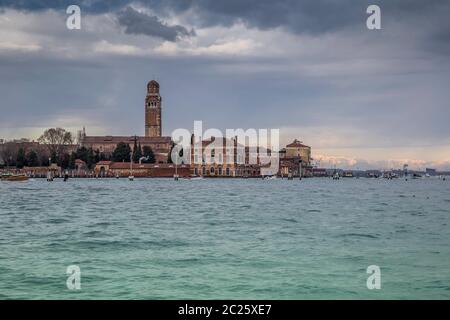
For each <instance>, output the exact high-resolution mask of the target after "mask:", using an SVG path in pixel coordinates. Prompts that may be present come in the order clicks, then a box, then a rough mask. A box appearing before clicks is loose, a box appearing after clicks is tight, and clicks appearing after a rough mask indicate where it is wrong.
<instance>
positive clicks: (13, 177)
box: [2, 174, 29, 182]
mask: <svg viewBox="0 0 450 320" xmlns="http://www.w3.org/2000/svg"><path fill="white" fill-rule="evenodd" d="M28 179H29V178H28V177H27V176H26V175H22V174H5V175H2V181H13V182H19V181H28Z"/></svg>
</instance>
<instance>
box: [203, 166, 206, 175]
mask: <svg viewBox="0 0 450 320" xmlns="http://www.w3.org/2000/svg"><path fill="white" fill-rule="evenodd" d="M202 175H203V176H205V175H206V168H205V167H202Z"/></svg>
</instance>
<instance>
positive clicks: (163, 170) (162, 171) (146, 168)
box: [94, 161, 191, 178]
mask: <svg viewBox="0 0 450 320" xmlns="http://www.w3.org/2000/svg"><path fill="white" fill-rule="evenodd" d="M131 168H132V169H133V176H135V177H152V178H170V177H173V176H174V175H175V172H176V173H177V174H178V176H180V177H189V176H190V175H191V172H190V166H189V165H185V164H180V165H177V168H175V164H172V163H142V164H140V163H132V164H131V165H130V163H129V162H113V161H100V162H98V163H97V164H96V166H95V168H94V173H95V175H96V176H98V177H105V178H106V177H128V176H130V174H131V170H130V169H131Z"/></svg>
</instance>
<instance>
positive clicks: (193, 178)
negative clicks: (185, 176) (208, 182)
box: [189, 176, 205, 180]
mask: <svg viewBox="0 0 450 320" xmlns="http://www.w3.org/2000/svg"><path fill="white" fill-rule="evenodd" d="M204 179H205V178H203V177H201V176H200V177H191V178H190V179H189V180H204Z"/></svg>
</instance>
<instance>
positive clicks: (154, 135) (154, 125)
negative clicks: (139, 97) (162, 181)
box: [79, 80, 172, 163]
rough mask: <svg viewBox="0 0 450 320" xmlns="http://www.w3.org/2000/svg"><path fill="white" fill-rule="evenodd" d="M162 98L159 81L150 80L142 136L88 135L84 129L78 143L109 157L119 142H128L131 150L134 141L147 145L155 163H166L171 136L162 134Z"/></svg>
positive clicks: (142, 145)
mask: <svg viewBox="0 0 450 320" xmlns="http://www.w3.org/2000/svg"><path fill="white" fill-rule="evenodd" d="M161 109H162V98H161V95H160V93H159V83H158V82H156V81H155V80H151V81H150V82H149V83H148V84H147V94H146V97H145V105H144V114H145V135H144V136H134V135H133V136H88V135H86V131H85V130H84V129H83V132H82V133H81V134H80V137H79V144H80V145H81V146H83V147H86V148H92V149H93V150H94V151H96V150H98V151H99V152H100V153H101V154H103V155H104V156H106V157H110V156H111V155H112V153H113V151H114V149H115V148H116V146H117V144H118V143H120V142H124V143H128V144H129V146H130V148H131V150H133V147H134V144H135V141H136V143H137V144H140V145H141V148H143V147H144V146H149V147H150V148H152V150H153V153H154V154H155V159H156V162H157V163H166V162H167V160H168V155H169V152H170V149H171V147H172V139H171V137H164V136H162V117H161Z"/></svg>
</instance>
